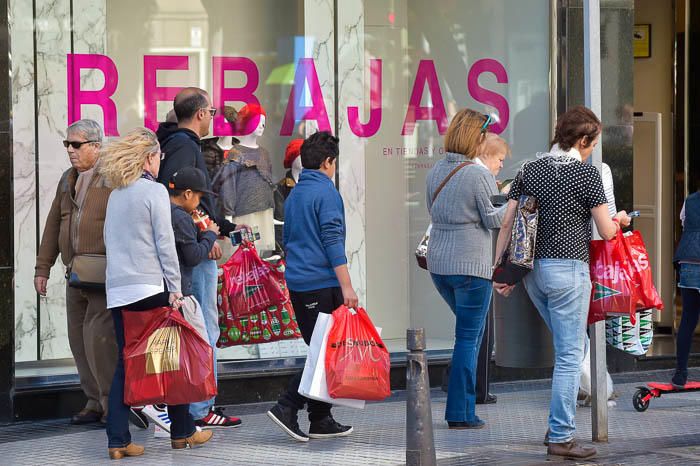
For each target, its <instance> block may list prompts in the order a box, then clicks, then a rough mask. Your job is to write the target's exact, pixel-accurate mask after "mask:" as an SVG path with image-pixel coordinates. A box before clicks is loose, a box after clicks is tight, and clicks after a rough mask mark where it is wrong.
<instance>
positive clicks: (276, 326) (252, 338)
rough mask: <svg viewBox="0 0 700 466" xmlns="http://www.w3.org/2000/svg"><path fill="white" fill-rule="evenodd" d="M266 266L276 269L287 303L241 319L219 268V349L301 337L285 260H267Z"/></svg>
mask: <svg viewBox="0 0 700 466" xmlns="http://www.w3.org/2000/svg"><path fill="white" fill-rule="evenodd" d="M264 262H265V263H268V264H270V266H271V267H272V268H273V270H274V272H273V274H272V275H273V276H274V277H275V279H276V280H277V281H278V282H279V286H280V289H281V290H282V291H283V292H284V301H283V302H281V303H275V304H273V305H271V306H270V307H268V308H267V309H264V310H262V311H259V312H255V313H253V314H250V315H247V316H241V317H239V316H237V315H235V313H234V312H233V310H232V308H231V304H230V302H229V298H228V293H227V292H226V287H225V286H224V278H223V276H224V271H223V269H222V268H219V276H218V282H217V295H216V299H217V307H218V311H219V330H220V333H219V339H218V340H217V342H216V346H217V347H219V348H226V347H227V346H235V345H251V344H254V343H269V342H272V341H280V340H294V339H297V338H301V332H300V331H299V326H298V325H297V321H296V316H295V315H294V309H293V308H292V303H291V301H290V300H289V290H287V286H286V282H285V280H284V268H285V264H284V260H282V259H281V258H276V259H274V260H273V259H266V260H265V261H264Z"/></svg>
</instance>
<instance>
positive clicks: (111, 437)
mask: <svg viewBox="0 0 700 466" xmlns="http://www.w3.org/2000/svg"><path fill="white" fill-rule="evenodd" d="M167 305H168V293H167V292H165V293H160V294H157V295H154V296H151V297H149V298H146V299H142V300H141V301H138V302H136V303H133V304H130V305H128V306H123V307H116V308H113V309H110V311H111V312H112V319H113V320H114V332H115V334H116V337H117V351H118V355H119V357H118V359H117V369H116V370H115V372H114V379H113V380H112V387H111V389H110V391H109V411H108V413H107V441H108V443H107V446H108V448H122V447H125V446H127V445H128V444H130V443H131V433H130V432H129V406H127V405H125V404H124V357H123V356H124V320H123V319H122V310H123V309H125V308H128V309H129V311H130V312H136V311H147V310H149V309H153V308H156V307H160V306H167ZM189 407H190V405H188V404H187V405H174V406H168V416H170V421H171V424H170V438H171V439H173V440H176V439H183V438H187V437H189V436H191V435H193V434H194V433H195V427H194V420H193V419H192V416H190V413H189Z"/></svg>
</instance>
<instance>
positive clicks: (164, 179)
mask: <svg viewBox="0 0 700 466" xmlns="http://www.w3.org/2000/svg"><path fill="white" fill-rule="evenodd" d="M173 124H174V123H161V124H160V126H159V127H158V131H157V132H156V134H157V135H158V141H159V142H160V150H161V151H163V152H165V159H164V160H163V161H162V162H161V163H160V171H159V172H158V181H159V182H160V183H162V184H164V185H165V187H166V188H167V187H168V182H169V181H170V178H171V177H172V176H173V174H174V173H175V172H176V171H178V170H179V169H181V168H184V167H196V168H199V169H200V170H202V172H204V175H205V176H206V178H207V188H208V189H209V190H211V179H209V172H208V171H207V164H206V163H205V162H204V157H203V156H202V149H201V147H200V145H199V136H198V135H197V134H196V133H195V132H194V131H192V130H189V129H186V128H177V127H175V128H173V126H172V125H173ZM199 207H200V208H201V209H202V210H203V211H204V212H205V213H206V214H207V215H209V217H211V218H212V219H214V221H215V222H216V224H217V225H219V228H220V230H221V235H222V236H228V234H229V233H230V232H232V231H233V230H235V229H236V226H235V225H234V224H233V223H231V222H229V221H228V220H226V219H224V218H223V217H222V216H221V215H219V212H218V210H217V209H216V203H215V202H214V199H213V198H212V196H211V195H210V194H205V195H204V196H202V200H201V202H200V204H199Z"/></svg>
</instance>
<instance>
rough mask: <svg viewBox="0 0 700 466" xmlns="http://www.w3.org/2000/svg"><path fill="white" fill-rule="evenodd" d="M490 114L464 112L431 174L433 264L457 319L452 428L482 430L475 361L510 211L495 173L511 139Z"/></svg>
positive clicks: (428, 187)
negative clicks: (498, 233)
mask: <svg viewBox="0 0 700 466" xmlns="http://www.w3.org/2000/svg"><path fill="white" fill-rule="evenodd" d="M491 122H492V118H491V117H490V116H486V115H483V114H482V113H479V112H476V111H474V110H470V109H463V110H460V111H459V112H457V114H456V115H455V116H454V118H453V119H452V122H451V123H450V126H449V128H448V130H447V134H446V135H445V151H446V152H447V154H446V155H445V158H443V159H442V160H440V161H438V162H437V163H436V164H435V166H434V167H433V168H432V169H431V170H430V172H429V173H428V177H427V180H426V196H427V205H428V211H429V212H430V217H431V219H432V231H431V234H430V241H429V243H428V253H427V260H428V270H429V271H430V276H431V278H432V280H433V283H434V284H435V287H436V288H437V290H438V292H439V293H440V295H441V296H442V298H443V299H444V300H445V301H446V302H447V304H448V305H449V306H450V309H451V310H452V312H453V313H454V314H455V317H456V318H457V321H456V326H455V346H454V351H453V353H452V367H451V370H450V377H449V384H448V390H447V406H446V409H445V420H446V421H447V424H448V426H449V428H450V429H480V428H482V427H484V426H485V423H484V421H482V420H481V419H479V417H478V416H477V415H476V410H475V402H476V386H475V384H476V362H477V354H478V352H479V345H480V343H481V337H482V335H483V332H484V324H485V322H486V315H487V313H488V309H489V304H490V302H491V290H492V287H491V263H492V258H491V233H490V231H489V230H490V229H494V228H498V227H500V226H501V220H502V219H503V212H504V210H503V209H497V208H495V207H494V206H493V204H491V196H493V195H495V194H498V189H497V187H496V178H495V175H496V174H497V173H498V172H499V170H500V169H501V167H502V164H503V159H504V158H505V157H506V155H507V153H508V145H507V144H505V141H503V140H502V139H500V138H499V137H498V136H495V135H491V134H488V132H487V131H488V127H489V125H490V124H491Z"/></svg>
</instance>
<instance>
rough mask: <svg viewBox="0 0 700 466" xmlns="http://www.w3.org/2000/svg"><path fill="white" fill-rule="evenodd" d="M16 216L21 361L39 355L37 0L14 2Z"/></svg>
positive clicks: (17, 324)
mask: <svg viewBox="0 0 700 466" xmlns="http://www.w3.org/2000/svg"><path fill="white" fill-rule="evenodd" d="M9 15H10V16H9V24H10V34H11V37H12V41H11V47H12V48H11V51H12V70H11V72H12V116H13V119H12V141H13V146H12V152H13V154H12V157H13V171H14V173H13V178H14V179H13V183H14V196H15V201H14V218H15V226H14V228H15V231H14V236H15V244H14V251H15V360H16V361H18V362H20V361H31V360H35V359H36V357H37V338H36V335H37V319H36V315H37V295H36V292H35V291H34V285H33V279H34V259H35V257H36V229H37V225H36V195H35V194H36V183H35V176H36V167H35V164H34V154H35V143H34V136H35V133H34V132H35V124H34V32H33V21H32V18H33V13H32V4H31V2H26V1H24V0H10V4H9Z"/></svg>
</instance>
